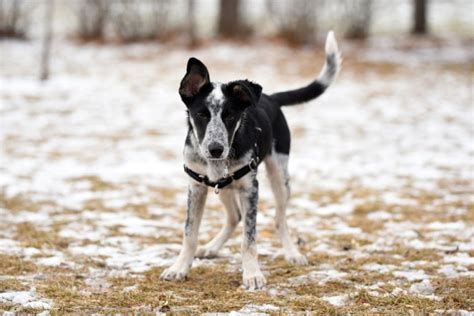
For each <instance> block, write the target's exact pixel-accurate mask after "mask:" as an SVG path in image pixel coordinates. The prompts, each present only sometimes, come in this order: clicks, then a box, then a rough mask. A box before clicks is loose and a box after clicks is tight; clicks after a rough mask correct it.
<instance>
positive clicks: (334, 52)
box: [270, 31, 342, 106]
mask: <svg viewBox="0 0 474 316" xmlns="http://www.w3.org/2000/svg"><path fill="white" fill-rule="evenodd" d="M325 52H326V61H325V63H324V66H323V69H322V70H321V72H320V74H319V76H318V78H317V79H316V80H315V81H313V82H311V83H310V84H309V85H307V86H306V87H303V88H300V89H296V90H289V91H284V92H278V93H275V94H272V95H271V96H270V98H271V99H273V100H274V101H275V102H276V103H278V104H279V105H280V106H283V105H293V104H299V103H303V102H307V101H310V100H312V99H315V98H317V97H319V96H320V95H321V94H323V92H324V91H325V90H326V89H327V88H328V87H329V86H330V85H331V83H332V82H333V81H334V79H336V77H337V74H338V72H339V70H340V68H341V60H342V59H341V54H340V53H339V50H338V48H337V42H336V39H335V38H334V32H333V31H330V32H329V33H328V36H327V39H326V47H325Z"/></svg>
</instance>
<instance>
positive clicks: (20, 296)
mask: <svg viewBox="0 0 474 316" xmlns="http://www.w3.org/2000/svg"><path fill="white" fill-rule="evenodd" d="M0 303H9V304H15V305H17V304H18V305H22V306H24V307H30V308H34V309H51V303H50V302H49V301H48V300H43V301H41V300H38V298H37V297H36V290H35V289H34V288H33V289H31V290H30V291H16V292H5V293H0Z"/></svg>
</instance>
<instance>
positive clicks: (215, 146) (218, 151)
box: [208, 142, 224, 158]
mask: <svg viewBox="0 0 474 316" xmlns="http://www.w3.org/2000/svg"><path fill="white" fill-rule="evenodd" d="M208 149H209V152H210V153H211V156H212V157H213V158H219V157H220V156H221V155H222V152H223V151H224V146H222V145H221V144H219V143H216V142H214V143H211V144H210V145H209V147H208Z"/></svg>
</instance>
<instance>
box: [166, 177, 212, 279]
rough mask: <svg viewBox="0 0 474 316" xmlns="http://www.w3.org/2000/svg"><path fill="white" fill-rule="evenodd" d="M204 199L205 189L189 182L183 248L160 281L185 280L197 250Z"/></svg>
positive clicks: (200, 185) (205, 195)
mask: <svg viewBox="0 0 474 316" xmlns="http://www.w3.org/2000/svg"><path fill="white" fill-rule="evenodd" d="M206 197H207V187H206V186H204V185H202V184H198V183H196V182H194V181H191V183H190V184H189V189H188V211H187V218H186V224H185V227H184V237H183V248H182V249H181V252H180V253H179V256H178V259H177V260H176V262H175V263H174V264H173V265H172V266H171V267H169V268H168V269H166V270H165V271H163V273H162V274H161V278H162V279H164V280H183V279H185V278H186V275H187V274H188V272H189V269H190V268H191V265H192V263H193V258H194V254H195V252H196V248H197V239H198V232H199V225H200V224H201V218H202V213H203V211H204V204H205V203H206Z"/></svg>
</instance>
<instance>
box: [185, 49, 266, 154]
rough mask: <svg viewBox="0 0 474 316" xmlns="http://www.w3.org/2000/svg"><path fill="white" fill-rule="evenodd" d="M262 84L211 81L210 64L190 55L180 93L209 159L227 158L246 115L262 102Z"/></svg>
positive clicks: (197, 136)
mask: <svg viewBox="0 0 474 316" xmlns="http://www.w3.org/2000/svg"><path fill="white" fill-rule="evenodd" d="M261 93H262V87H261V86H259V85H258V84H255V83H252V82H250V81H248V80H237V81H232V82H229V83H226V84H222V83H213V82H211V81H210V78H209V72H208V71H207V68H206V66H205V65H204V64H203V63H202V62H201V61H199V60H198V59H196V58H190V59H189V61H188V65H187V68H186V75H185V76H184V78H183V80H181V85H180V87H179V95H180V96H181V99H182V100H183V102H184V104H186V106H187V108H188V119H189V123H190V128H191V129H192V130H193V134H194V136H195V137H196V140H197V141H198V143H199V148H200V151H201V154H202V155H203V156H204V157H205V158H206V159H211V160H212V159H215V160H219V159H226V158H227V157H228V156H229V153H230V148H231V146H232V142H233V140H234V136H235V133H236V132H237V130H238V129H239V127H240V125H241V123H242V119H243V114H244V111H245V109H246V108H248V107H249V106H255V105H256V104H257V103H258V100H259V98H260V95H261Z"/></svg>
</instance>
